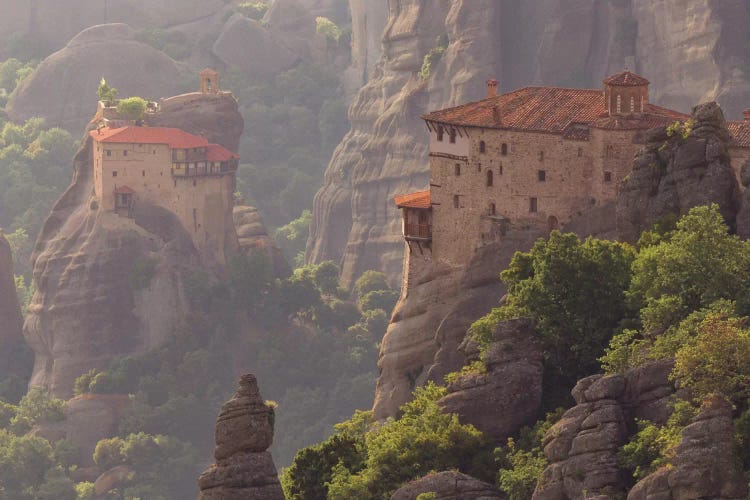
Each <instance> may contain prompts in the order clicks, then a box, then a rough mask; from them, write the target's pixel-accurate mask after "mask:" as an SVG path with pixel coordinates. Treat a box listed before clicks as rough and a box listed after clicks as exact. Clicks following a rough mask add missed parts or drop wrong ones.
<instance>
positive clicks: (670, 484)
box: [628, 396, 747, 500]
mask: <svg viewBox="0 0 750 500" xmlns="http://www.w3.org/2000/svg"><path fill="white" fill-rule="evenodd" d="M740 464H741V462H740V461H739V459H738V457H737V455H736V451H735V440H734V424H733V422H732V405H731V403H729V402H728V401H726V400H725V399H723V398H721V397H718V396H715V397H712V398H710V399H709V400H707V401H705V402H704V404H703V406H702V408H701V411H700V413H699V414H698V415H697V416H696V417H695V418H693V420H692V421H691V423H690V424H689V425H688V426H686V427H685V428H684V429H683V430H682V440H681V441H680V444H679V445H678V446H677V447H676V448H675V450H674V458H673V459H672V460H671V465H670V466H669V467H662V468H661V469H659V470H657V471H656V472H654V473H653V474H650V475H649V476H646V477H645V478H644V479H642V480H641V481H639V482H638V483H637V484H636V485H635V486H634V487H633V488H632V489H631V490H630V493H629V494H628V500H649V499H657V498H721V499H727V500H729V499H732V500H740V499H745V498H747V481H746V480H745V477H744V475H743V472H742V467H741V465H740Z"/></svg>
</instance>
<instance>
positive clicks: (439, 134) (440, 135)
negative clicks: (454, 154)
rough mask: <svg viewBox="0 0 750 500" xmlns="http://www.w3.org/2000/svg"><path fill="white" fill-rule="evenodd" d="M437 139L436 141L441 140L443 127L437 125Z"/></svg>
mask: <svg viewBox="0 0 750 500" xmlns="http://www.w3.org/2000/svg"><path fill="white" fill-rule="evenodd" d="M437 140H438V142H443V127H438V129H437Z"/></svg>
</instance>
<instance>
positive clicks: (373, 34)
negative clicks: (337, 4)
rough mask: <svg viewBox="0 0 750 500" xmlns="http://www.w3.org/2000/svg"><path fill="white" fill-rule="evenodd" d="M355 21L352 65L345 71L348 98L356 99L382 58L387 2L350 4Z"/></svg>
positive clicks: (356, 0) (351, 1) (353, 1)
mask: <svg viewBox="0 0 750 500" xmlns="http://www.w3.org/2000/svg"><path fill="white" fill-rule="evenodd" d="M349 8H350V10H351V17H352V55H351V57H352V62H351V66H350V67H349V69H347V71H346V76H345V78H344V85H345V87H346V94H347V95H348V96H350V97H353V96H354V95H355V94H356V93H357V92H358V91H359V89H360V88H362V86H363V85H364V84H365V83H367V81H368V80H369V79H370V75H371V74H372V72H373V70H374V68H375V65H376V64H377V62H378V59H379V58H380V53H381V48H382V38H383V29H384V28H385V24H386V22H387V21H388V5H387V4H386V3H385V2H368V1H367V0H349Z"/></svg>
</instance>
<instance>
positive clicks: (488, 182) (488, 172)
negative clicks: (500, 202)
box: [487, 170, 494, 186]
mask: <svg viewBox="0 0 750 500" xmlns="http://www.w3.org/2000/svg"><path fill="white" fill-rule="evenodd" d="M493 177H494V176H493V174H492V170H488V171H487V186H492V181H493V180H494V179H493Z"/></svg>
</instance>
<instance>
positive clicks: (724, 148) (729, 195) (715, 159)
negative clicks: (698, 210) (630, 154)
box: [617, 102, 739, 241]
mask: <svg viewBox="0 0 750 500" xmlns="http://www.w3.org/2000/svg"><path fill="white" fill-rule="evenodd" d="M692 119H693V120H694V121H695V123H694V125H693V129H692V132H690V135H689V136H688V137H687V138H684V139H683V138H682V136H681V135H680V133H679V132H677V133H674V134H673V135H672V136H671V137H670V136H669V135H668V132H667V131H666V130H665V129H654V130H651V131H650V132H649V134H648V137H647V139H648V142H647V144H646V145H645V147H644V149H643V150H642V151H641V152H640V153H639V155H638V156H637V157H636V159H635V161H634V162H633V171H632V173H631V174H630V176H629V178H627V179H626V180H625V181H624V182H623V183H622V184H621V185H620V188H619V193H618V196H617V231H618V234H619V237H620V239H622V240H625V241H636V240H637V239H638V236H639V235H640V234H641V232H642V231H643V230H645V229H647V228H649V227H651V226H652V225H653V224H655V223H656V222H658V221H659V220H661V219H662V218H664V217H665V216H668V215H684V214H686V213H687V212H688V211H689V210H690V209H691V208H692V207H695V206H699V205H707V204H711V203H717V204H718V205H719V207H720V209H721V213H722V215H723V216H724V218H725V219H726V220H727V221H733V220H734V219H735V217H736V214H737V208H738V204H739V187H738V183H737V177H736V174H735V172H734V170H733V169H732V165H731V163H730V161H729V153H728V148H729V143H730V135H729V132H728V131H727V128H726V121H725V120H724V114H723V113H722V111H721V108H720V107H719V106H718V105H717V104H716V103H714V102H711V103H707V104H701V105H699V106H696V108H695V109H694V110H693V115H692Z"/></svg>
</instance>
